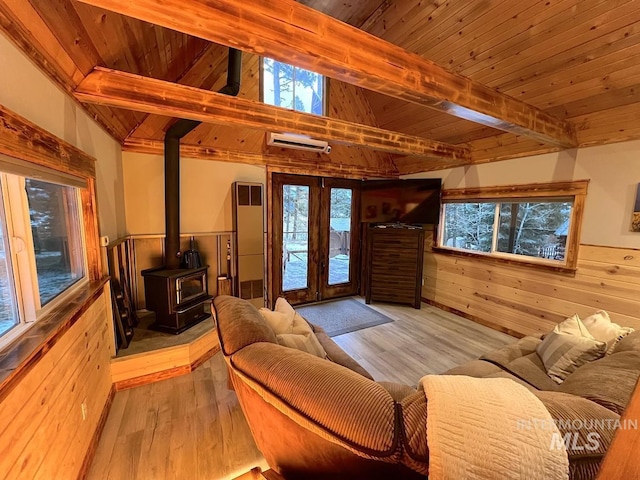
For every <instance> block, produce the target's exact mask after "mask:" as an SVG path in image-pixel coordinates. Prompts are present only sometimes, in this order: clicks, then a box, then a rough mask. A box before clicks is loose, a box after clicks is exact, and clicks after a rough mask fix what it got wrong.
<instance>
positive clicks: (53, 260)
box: [26, 179, 84, 306]
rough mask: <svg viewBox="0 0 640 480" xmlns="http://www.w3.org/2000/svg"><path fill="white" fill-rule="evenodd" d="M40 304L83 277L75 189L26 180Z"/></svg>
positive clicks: (78, 214)
mask: <svg viewBox="0 0 640 480" xmlns="http://www.w3.org/2000/svg"><path fill="white" fill-rule="evenodd" d="M26 190H27V198H28V199H29V214H30V217H31V232H32V235H33V246H34V250H35V256H36V270H37V274H38V288H39V291H40V303H41V305H43V306H44V305H45V304H46V303H48V302H49V301H51V300H52V299H53V298H55V297H56V296H57V295H59V294H60V293H62V292H63V291H65V290H66V289H67V288H69V287H70V286H71V285H73V284H74V283H75V282H77V281H78V280H80V279H81V278H82V277H83V276H84V255H83V249H82V236H81V227H80V225H81V220H80V213H79V211H78V195H77V190H76V189H75V188H73V187H64V186H62V185H56V184H53V183H47V182H41V181H39V180H33V179H27V180H26Z"/></svg>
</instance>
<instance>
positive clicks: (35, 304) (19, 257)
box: [0, 172, 89, 350]
mask: <svg viewBox="0 0 640 480" xmlns="http://www.w3.org/2000/svg"><path fill="white" fill-rule="evenodd" d="M26 178H28V177H24V176H21V175H14V174H10V173H4V172H2V173H0V184H1V186H2V200H3V204H4V212H3V214H4V218H5V220H6V232H7V237H8V238H7V240H8V244H9V249H10V252H8V253H10V254H9V255H7V261H8V262H9V258H10V266H9V272H10V275H12V277H13V278H12V280H13V284H14V286H15V295H16V303H17V305H16V307H17V308H16V310H17V311H18V316H19V319H18V320H19V323H18V324H17V325H16V326H14V327H13V328H11V329H10V330H8V331H7V332H5V333H4V334H3V335H1V336H0V350H1V349H2V348H4V347H5V346H6V345H8V344H9V343H11V342H12V341H14V340H15V339H16V338H18V337H19V336H21V335H22V334H24V333H25V332H26V331H27V330H28V329H29V328H31V327H32V326H33V325H34V324H35V323H37V322H38V321H39V320H41V319H42V318H43V317H45V316H46V315H47V314H49V313H50V312H51V311H53V310H55V309H56V308H59V307H60V306H61V305H63V304H64V303H65V302H67V301H68V299H69V298H70V297H72V296H74V295H75V294H76V293H77V292H78V291H79V290H80V289H82V288H85V287H86V286H87V285H88V284H89V270H88V258H87V243H86V236H85V229H84V221H83V220H82V219H83V211H82V197H81V188H80V187H78V186H76V185H67V184H65V183H62V182H60V181H57V180H56V179H54V178H47V176H46V175H38V178H37V180H41V181H43V182H48V183H53V184H58V185H61V186H64V187H71V188H74V189H75V196H76V209H77V213H78V219H79V222H78V225H77V228H78V231H77V233H78V234H79V236H80V243H81V251H82V278H80V279H79V280H78V281H76V282H74V283H73V284H72V285H70V286H69V287H68V288H66V289H65V290H63V291H62V292H61V293H60V294H58V295H57V296H56V297H55V298H53V299H52V300H51V301H49V302H48V303H47V304H46V305H44V306H42V305H41V301H40V291H39V286H38V274H37V269H36V257H35V248H34V241H33V235H32V230H31V218H30V214H29V202H28V198H27V193H26V190H25V181H26ZM0 207H1V205H0Z"/></svg>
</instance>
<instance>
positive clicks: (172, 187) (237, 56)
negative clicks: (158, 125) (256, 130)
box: [164, 48, 242, 269]
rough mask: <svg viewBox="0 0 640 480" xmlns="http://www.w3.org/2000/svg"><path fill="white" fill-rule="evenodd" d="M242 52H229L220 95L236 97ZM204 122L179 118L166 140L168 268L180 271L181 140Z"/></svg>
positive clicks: (165, 182) (166, 241)
mask: <svg viewBox="0 0 640 480" xmlns="http://www.w3.org/2000/svg"><path fill="white" fill-rule="evenodd" d="M241 74H242V52H241V51H240V50H236V49H235V48H230V49H229V61H228V69H227V84H226V85H225V86H224V87H222V88H221V89H220V90H218V93H222V94H224V95H231V96H233V97H235V96H236V95H238V92H239V91H240V77H241ZM201 123H202V122H198V121H196V120H185V119H180V120H178V121H177V122H176V123H174V124H173V125H172V126H171V127H170V128H169V129H168V130H167V133H166V134H165V137H164V203H165V229H166V233H165V235H166V239H165V267H166V268H168V269H173V268H180V257H181V256H182V252H181V251H180V139H181V138H182V137H184V136H185V135H186V134H187V133H189V132H190V131H192V130H193V129H194V128H196V127H197V126H198V125H200V124H201Z"/></svg>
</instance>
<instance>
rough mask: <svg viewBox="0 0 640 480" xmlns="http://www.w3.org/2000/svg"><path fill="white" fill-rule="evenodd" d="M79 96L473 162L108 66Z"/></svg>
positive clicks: (438, 147)
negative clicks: (112, 68) (111, 68)
mask: <svg viewBox="0 0 640 480" xmlns="http://www.w3.org/2000/svg"><path fill="white" fill-rule="evenodd" d="M75 96H76V98H78V99H79V100H80V101H82V102H88V103H96V104H99V105H108V106H112V107H121V108H126V109H130V110H137V111H141V112H148V113H155V114H158V115H167V116H171V117H179V118H188V119H191V120H199V121H201V122H206V123H220V124H223V125H235V126H238V127H245V128H255V129H258V130H266V131H281V132H289V133H298V134H302V135H309V136H312V137H314V138H318V139H322V140H331V141H334V142H337V143H345V144H349V145H360V146H364V147H367V148H372V149H375V150H382V151H386V152H391V153H399V154H411V155H419V156H422V157H426V158H444V159H461V160H470V152H469V150H468V149H467V148H464V147H459V146H455V145H449V144H446V143H441V142H437V141H434V140H429V139H426V138H421V137H415V136H412V135H405V134H402V133H397V132H391V131H388V130H383V129H381V128H377V127H371V126H368V125H361V124H357V123H352V122H347V121H345V120H339V119H335V118H329V117H322V116H318V115H312V114H308V113H301V112H296V111H293V110H288V109H285V108H279V107H273V106H271V105H266V104H264V103H262V102H256V101H253V100H248V99H244V98H239V97H230V96H227V95H223V94H220V93H215V92H211V91H209V90H202V89H199V88H193V87H188V86H185V85H178V84H176V83H171V82H165V81H163V80H156V79H152V78H147V77H143V76H140V75H134V74H131V73H125V72H118V71H116V70H109V69H106V68H102V67H97V68H96V69H95V70H94V71H93V72H91V73H90V74H89V75H87V77H86V78H85V79H84V80H83V81H82V82H81V83H80V85H79V86H78V88H77V89H76V91H75Z"/></svg>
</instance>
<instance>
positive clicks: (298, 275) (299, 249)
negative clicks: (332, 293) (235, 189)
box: [272, 174, 321, 304]
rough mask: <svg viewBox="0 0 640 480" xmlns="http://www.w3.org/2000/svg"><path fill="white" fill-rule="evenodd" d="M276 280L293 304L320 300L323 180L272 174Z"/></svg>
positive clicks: (277, 289)
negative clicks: (321, 192)
mask: <svg viewBox="0 0 640 480" xmlns="http://www.w3.org/2000/svg"><path fill="white" fill-rule="evenodd" d="M272 188H273V279H274V283H275V293H276V296H283V297H285V298H286V299H287V300H288V301H289V302H290V303H291V304H298V303H308V302H313V301H315V300H317V299H318V298H319V295H320V294H319V291H320V288H319V263H320V248H319V247H320V245H319V238H320V236H319V232H320V223H319V219H320V188H321V183H320V179H319V178H317V177H306V176H301V175H280V174H277V175H276V174H274V175H273V183H272Z"/></svg>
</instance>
